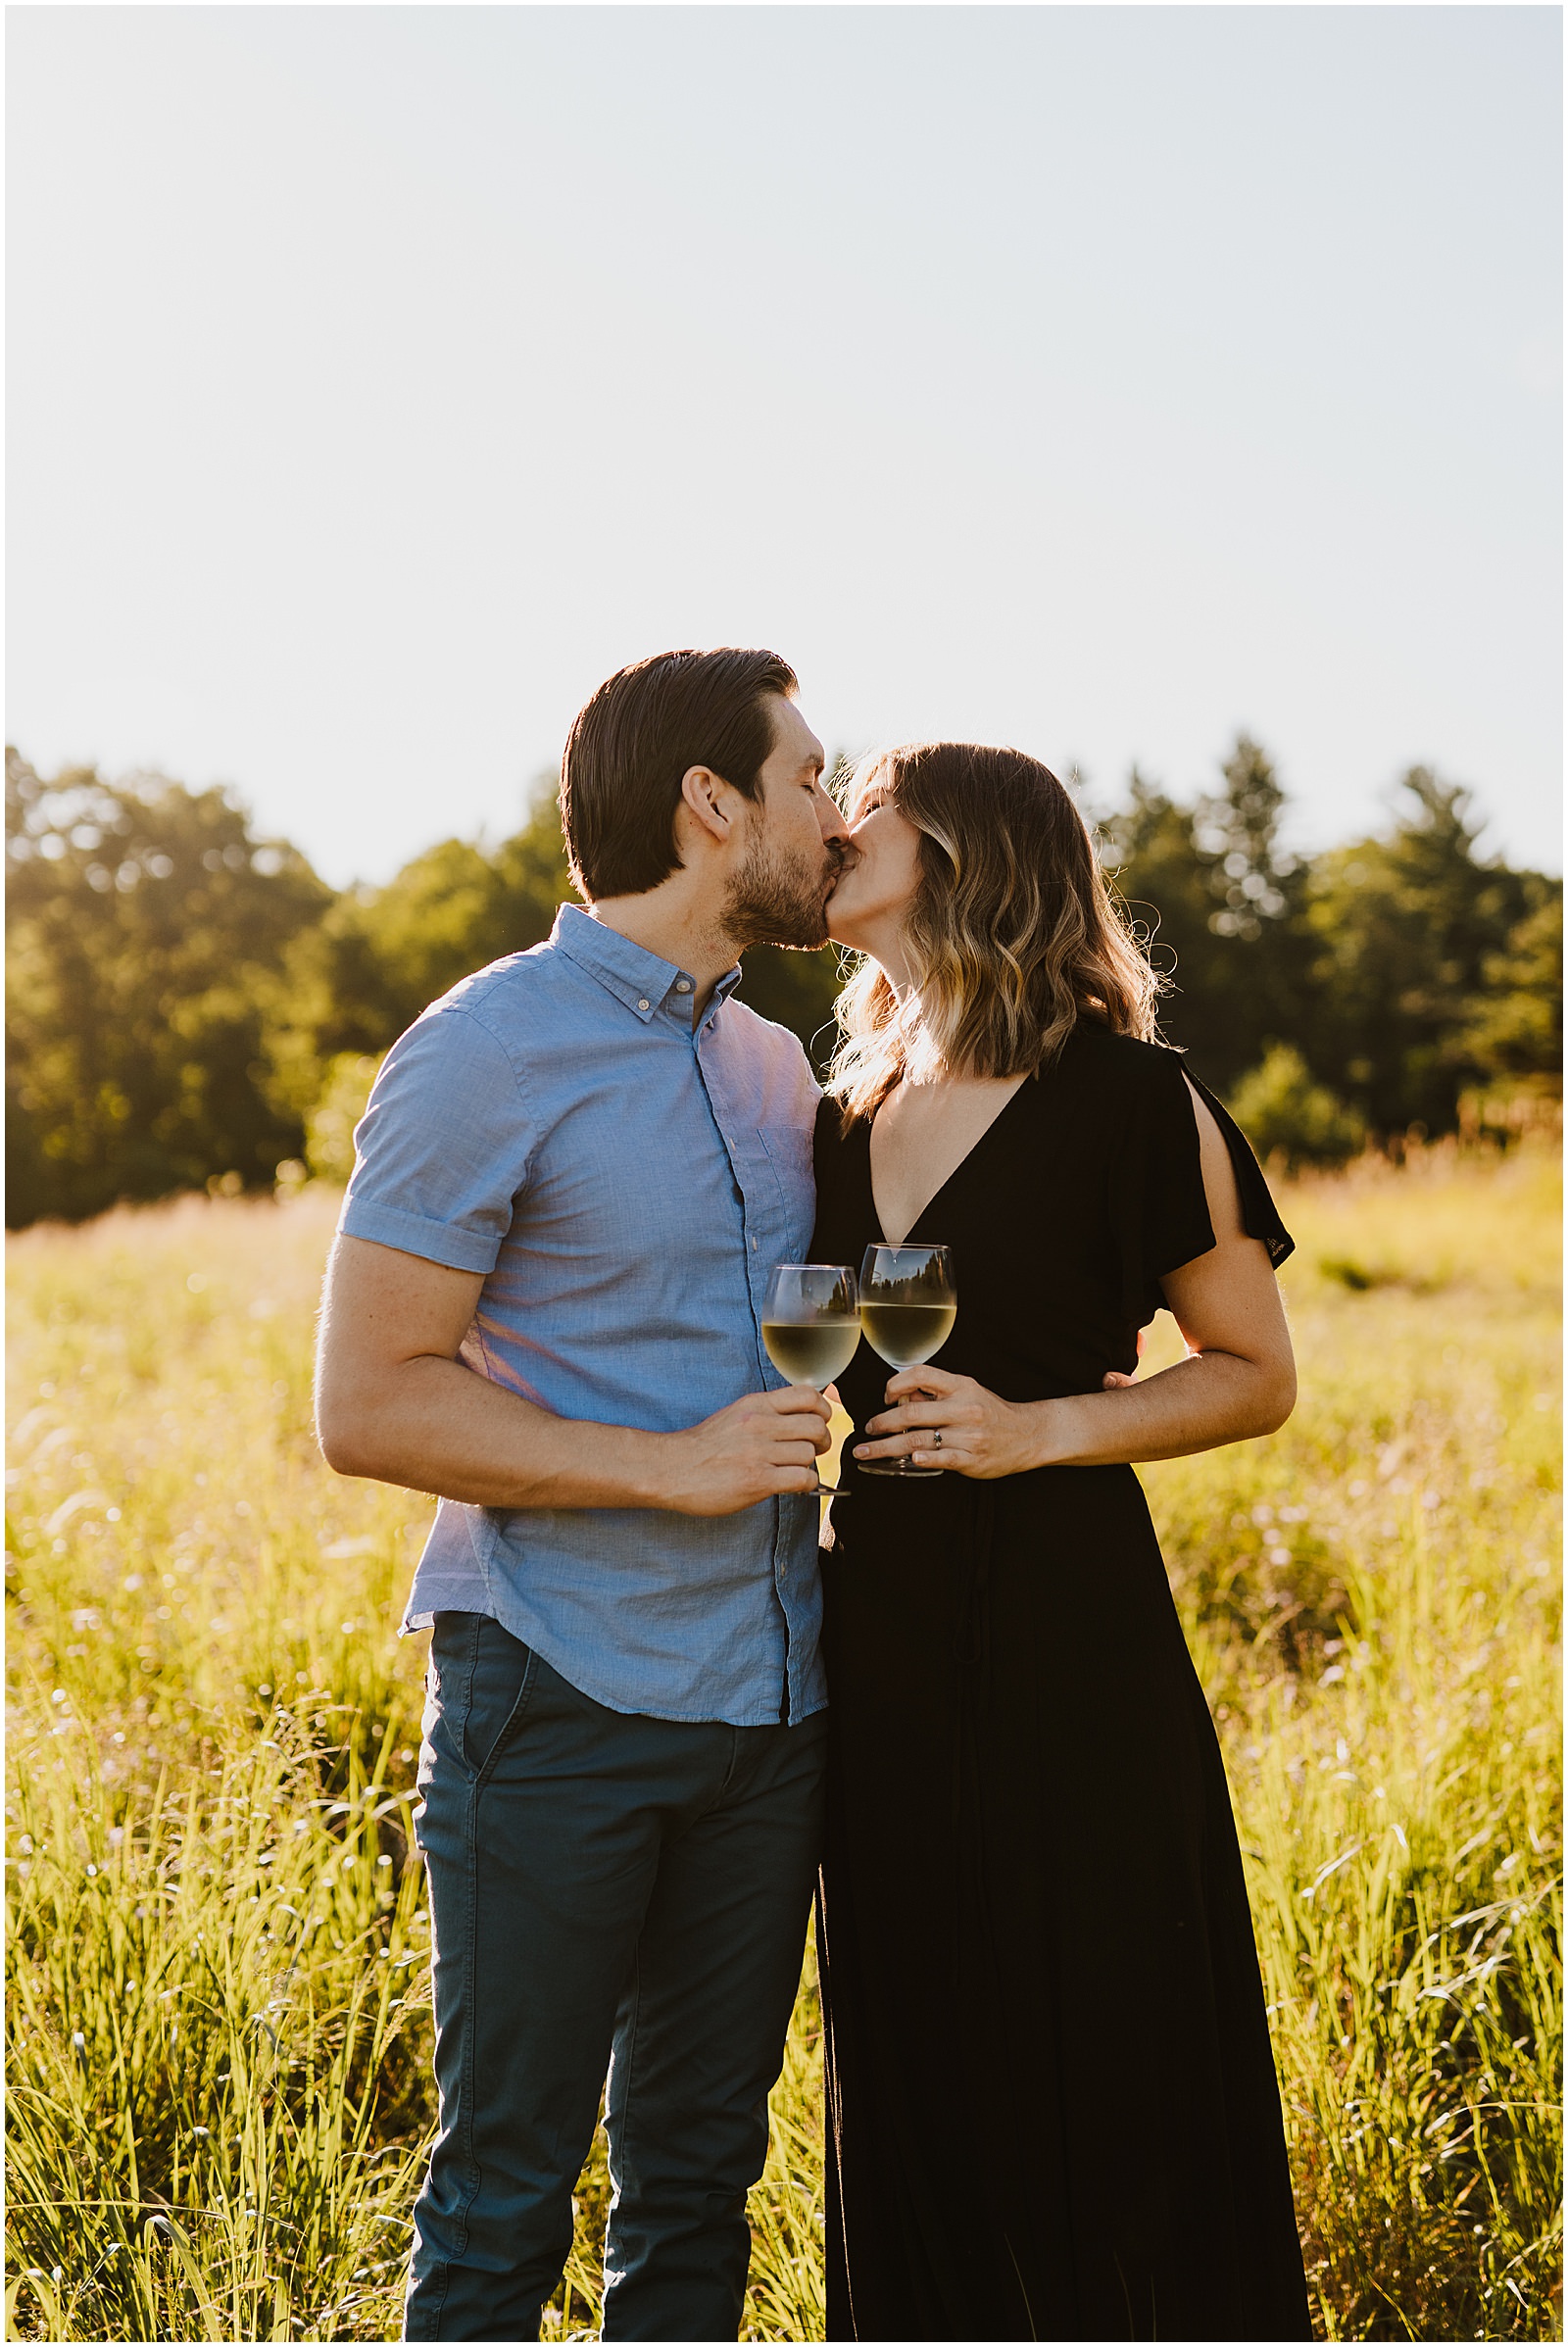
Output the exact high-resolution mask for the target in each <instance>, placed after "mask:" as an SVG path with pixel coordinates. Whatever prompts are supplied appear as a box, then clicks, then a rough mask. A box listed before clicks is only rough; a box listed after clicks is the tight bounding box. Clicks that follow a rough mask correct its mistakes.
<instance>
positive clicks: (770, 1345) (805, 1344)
mask: <svg viewBox="0 0 1568 2347" xmlns="http://www.w3.org/2000/svg"><path fill="white" fill-rule="evenodd" d="M858 1300H859V1299H858V1294H857V1291H856V1285H855V1274H854V1272H853V1271H852V1270H851V1269H850V1267H849V1265H848V1264H847V1263H775V1264H774V1266H773V1269H772V1272H771V1274H770V1276H769V1279H768V1283H767V1298H766V1301H765V1302H764V1303H763V1305H762V1343H763V1344H764V1345H766V1347H767V1357H768V1359H769V1360H770V1361H771V1362H772V1364H773V1366H774V1368H775V1369H776V1370H778V1371H779V1373H780V1375H781V1376H784V1377H787V1378H788V1379H789V1381H790V1384H791V1385H792V1386H814V1387H815V1388H816V1390H817V1392H818V1393H819V1394H820V1393H822V1392H823V1391H824V1390H825V1389H826V1388H827V1387H828V1386H830V1385H831V1384H832V1383H833V1380H834V1379H835V1378H836V1377H840V1376H842V1375H843V1373H844V1371H845V1370H846V1369H848V1367H849V1365H850V1363H851V1361H853V1360H854V1358H855V1348H856V1346H857V1345H858V1344H859V1342H860V1322H859V1315H858V1308H857V1307H858ZM816 1488H817V1491H818V1492H819V1493H820V1494H822V1495H824V1496H825V1497H827V1498H829V1499H831V1498H835V1497H836V1496H837V1487H836V1486H835V1485H833V1484H825V1483H823V1482H822V1480H821V1478H820V1476H819V1477H818V1478H817V1485H816Z"/></svg>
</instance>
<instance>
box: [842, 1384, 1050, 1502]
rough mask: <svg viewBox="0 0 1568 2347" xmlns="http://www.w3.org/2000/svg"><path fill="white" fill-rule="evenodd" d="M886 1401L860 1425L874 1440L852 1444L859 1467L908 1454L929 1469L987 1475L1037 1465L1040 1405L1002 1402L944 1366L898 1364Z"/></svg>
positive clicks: (914, 1462) (916, 1464) (917, 1465)
mask: <svg viewBox="0 0 1568 2347" xmlns="http://www.w3.org/2000/svg"><path fill="white" fill-rule="evenodd" d="M887 1399H888V1406H887V1408H886V1409H885V1410H883V1411H881V1412H880V1413H879V1414H878V1415H877V1416H876V1417H875V1418H872V1419H870V1420H868V1421H867V1424H866V1429H865V1431H866V1433H867V1434H868V1435H871V1436H874V1437H875V1438H876V1440H875V1441H873V1442H858V1443H857V1444H856V1448H855V1456H856V1458H857V1460H858V1461H859V1462H860V1463H861V1464H862V1465H863V1464H864V1462H865V1461H867V1460H875V1459H892V1458H907V1459H908V1461H909V1463H910V1466H911V1467H912V1468H915V1469H920V1468H923V1469H925V1470H926V1471H927V1472H928V1473H929V1472H930V1471H931V1470H933V1469H937V1470H943V1469H946V1470H947V1471H948V1472H950V1473H951V1474H954V1475H973V1476H978V1477H980V1478H982V1479H985V1478H988V1477H991V1476H996V1475H1016V1474H1018V1473H1019V1471H1020V1470H1021V1469H1022V1468H1025V1467H1033V1466H1035V1465H1037V1464H1038V1463H1039V1462H1038V1448H1037V1446H1038V1443H1039V1439H1040V1438H1039V1425H1038V1418H1037V1410H1038V1405H1031V1404H1027V1403H1018V1402H1011V1401H1004V1400H1003V1398H1002V1396H1001V1394H993V1393H991V1392H990V1391H989V1389H988V1388H987V1387H985V1386H982V1385H980V1384H978V1383H977V1382H976V1380H975V1379H974V1378H972V1377H956V1376H955V1375H954V1374H953V1372H952V1370H950V1369H933V1368H929V1367H927V1368H924V1369H904V1370H901V1371H900V1372H899V1375H898V1376H897V1377H892V1378H889V1380H888V1393H887ZM873 1471H874V1470H873Z"/></svg>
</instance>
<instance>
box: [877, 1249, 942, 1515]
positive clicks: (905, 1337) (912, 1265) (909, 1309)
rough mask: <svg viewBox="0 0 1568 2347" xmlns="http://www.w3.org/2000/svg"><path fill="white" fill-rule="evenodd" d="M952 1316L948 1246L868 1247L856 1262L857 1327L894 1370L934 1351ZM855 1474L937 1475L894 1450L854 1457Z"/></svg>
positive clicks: (914, 1365)
mask: <svg viewBox="0 0 1568 2347" xmlns="http://www.w3.org/2000/svg"><path fill="white" fill-rule="evenodd" d="M957 1314H958V1287H957V1280H956V1275H955V1273H954V1268H953V1249H952V1247H886V1246H883V1247H867V1248H866V1250H865V1260H864V1262H863V1263H862V1264H861V1265H860V1326H861V1328H862V1329H863V1330H864V1331H865V1336H866V1341H867V1343H868V1344H869V1345H871V1347H872V1349H873V1350H874V1351H876V1352H879V1353H880V1354H881V1355H882V1358H883V1360H884V1361H886V1362H887V1363H888V1365H889V1366H890V1367H891V1368H894V1369H914V1368H917V1367H918V1366H919V1364H920V1363H921V1362H922V1361H929V1360H930V1358H931V1355H932V1354H933V1353H934V1352H940V1351H941V1349H942V1347H943V1345H946V1343H947V1341H948V1339H949V1337H950V1336H951V1335H952V1334H953V1324H954V1321H955V1320H956V1318H957ZM855 1464H856V1469H857V1472H858V1473H859V1474H861V1475H940V1474H941V1473H942V1469H941V1468H940V1467H916V1466H915V1465H914V1464H913V1463H912V1461H911V1460H910V1459H908V1458H907V1456H905V1455H903V1454H902V1453H901V1454H900V1456H899V1457H897V1458H891V1459H857V1460H856V1462H855Z"/></svg>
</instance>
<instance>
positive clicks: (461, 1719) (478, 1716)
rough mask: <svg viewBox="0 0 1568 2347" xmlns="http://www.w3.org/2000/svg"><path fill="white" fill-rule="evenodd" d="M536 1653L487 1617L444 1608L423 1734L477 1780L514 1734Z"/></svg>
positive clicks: (433, 1643)
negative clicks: (445, 1611) (450, 1611)
mask: <svg viewBox="0 0 1568 2347" xmlns="http://www.w3.org/2000/svg"><path fill="white" fill-rule="evenodd" d="M536 1662H537V1657H536V1656H535V1654H534V1651H533V1648H532V1647H531V1646H525V1645H524V1644H523V1642H522V1640H521V1638H514V1637H513V1635H512V1633H511V1631H510V1630H503V1629H502V1627H501V1624H500V1623H499V1622H497V1621H494V1620H492V1618H491V1617H490V1615H488V1614H458V1613H441V1614H437V1616H436V1618H435V1625H434V1631H433V1635H432V1637H431V1639H430V1676H429V1695H428V1701H427V1704H426V1708H425V1726H424V1735H425V1742H426V1744H427V1745H429V1746H432V1747H433V1757H434V1758H435V1759H436V1761H437V1763H438V1764H439V1761H440V1759H441V1758H442V1757H444V1758H445V1759H447V1760H448V1761H449V1762H453V1763H455V1764H456V1765H457V1767H458V1768H459V1769H460V1770H461V1771H462V1773H463V1774H464V1776H465V1777H466V1778H468V1779H469V1781H470V1782H471V1783H473V1784H478V1783H479V1781H480V1780H481V1779H482V1778H483V1777H484V1776H485V1775H486V1773H487V1772H488V1770H489V1768H490V1766H491V1764H492V1762H493V1761H494V1760H495V1759H496V1758H497V1756H498V1755H499V1754H500V1752H501V1750H502V1748H503V1746H504V1745H505V1744H506V1743H507V1742H508V1741H509V1740H510V1738H511V1737H512V1736H513V1735H515V1732H516V1729H517V1727H518V1726H519V1724H520V1722H521V1719H522V1715H523V1712H524V1711H525V1710H526V1708H527V1699H528V1693H529V1690H530V1688H531V1687H532V1685H533V1678H534V1671H535V1666H536Z"/></svg>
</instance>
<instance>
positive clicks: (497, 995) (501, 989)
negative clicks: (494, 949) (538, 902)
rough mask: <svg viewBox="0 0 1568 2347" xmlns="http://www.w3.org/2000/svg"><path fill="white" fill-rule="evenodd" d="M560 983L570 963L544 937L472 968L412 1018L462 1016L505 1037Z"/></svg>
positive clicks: (556, 992)
mask: <svg viewBox="0 0 1568 2347" xmlns="http://www.w3.org/2000/svg"><path fill="white" fill-rule="evenodd" d="M563 985H565V986H566V987H567V988H569V986H570V978H569V975H568V965H565V964H564V961H563V957H562V955H561V954H559V953H556V952H555V951H554V950H553V948H552V947H551V944H550V941H549V939H548V938H547V939H546V940H545V941H544V943H543V944H542V945H537V946H529V947H528V948H527V950H526V952H524V953H504V954H503V955H502V956H501V959H500V960H499V961H489V962H486V963H485V966H484V968H483V969H480V970H470V972H469V973H468V975H467V977H466V978H460V979H459V980H458V982H457V984H456V986H451V987H448V989H447V991H446V993H445V994H444V995H438V996H437V997H436V1000H435V1001H434V1002H431V1003H429V1004H427V1005H426V1007H425V1008H424V1009H423V1010H421V1011H420V1013H419V1016H418V1019H417V1020H416V1022H415V1023H416V1025H422V1024H423V1023H424V1022H425V1021H426V1020H428V1019H444V1018H452V1017H458V1016H466V1017H467V1018H470V1019H473V1020H475V1021H476V1022H477V1023H478V1024H479V1025H480V1026H482V1027H488V1028H490V1030H491V1031H492V1033H494V1034H496V1035H497V1036H499V1037H500V1039H501V1040H502V1041H503V1042H506V1041H508V1040H509V1039H510V1037H511V1036H512V1035H514V1034H515V1033H516V1032H517V1031H518V1030H519V1029H523V1030H525V1029H526V1027H527V1025H528V1023H529V1020H530V1017H531V1015H532V1014H534V1013H535V1012H537V1010H538V1009H539V1008H540V1007H542V1006H543V1005H544V1004H546V1003H548V1002H551V1001H552V1000H553V999H554V998H555V997H557V996H558V995H559V994H560V993H561V991H562V988H563Z"/></svg>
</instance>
